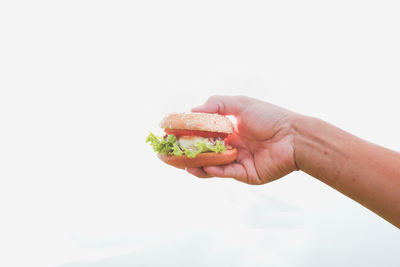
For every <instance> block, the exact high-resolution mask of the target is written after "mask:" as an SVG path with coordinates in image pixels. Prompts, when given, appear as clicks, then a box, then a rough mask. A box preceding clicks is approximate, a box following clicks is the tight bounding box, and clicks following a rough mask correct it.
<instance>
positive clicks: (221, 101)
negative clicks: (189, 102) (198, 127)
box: [191, 95, 249, 115]
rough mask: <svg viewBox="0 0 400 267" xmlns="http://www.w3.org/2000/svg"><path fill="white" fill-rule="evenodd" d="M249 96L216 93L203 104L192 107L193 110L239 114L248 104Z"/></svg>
mask: <svg viewBox="0 0 400 267" xmlns="http://www.w3.org/2000/svg"><path fill="white" fill-rule="evenodd" d="M248 102H249V98H248V97H244V96H223V95H215V96H211V97H210V98H208V100H207V101H206V102H205V103H204V104H203V105H201V106H198V107H195V108H192V110H191V111H192V112H205V113H218V114H221V115H239V114H240V112H241V111H242V110H243V109H244V108H245V107H246V104H248Z"/></svg>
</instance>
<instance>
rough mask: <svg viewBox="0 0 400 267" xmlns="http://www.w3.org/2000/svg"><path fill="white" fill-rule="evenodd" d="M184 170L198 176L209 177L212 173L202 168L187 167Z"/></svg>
mask: <svg viewBox="0 0 400 267" xmlns="http://www.w3.org/2000/svg"><path fill="white" fill-rule="evenodd" d="M186 171H187V172H188V173H190V174H192V175H194V176H197V177H199V178H211V177H213V176H212V175H210V174H208V173H206V172H205V171H204V170H203V168H187V169H186Z"/></svg>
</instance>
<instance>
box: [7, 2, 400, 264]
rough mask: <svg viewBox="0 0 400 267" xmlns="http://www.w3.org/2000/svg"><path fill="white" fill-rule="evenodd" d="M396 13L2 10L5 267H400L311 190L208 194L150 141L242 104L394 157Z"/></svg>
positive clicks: (366, 5) (305, 8) (331, 199)
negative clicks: (355, 139) (261, 105)
mask: <svg viewBox="0 0 400 267" xmlns="http://www.w3.org/2000/svg"><path fill="white" fill-rule="evenodd" d="M399 13H400V5H399V4H398V1H352V0H350V1H349V0H346V1H215V0H214V1H82V0H80V1H1V2H0V216H1V217H0V251H1V257H0V265H1V266H61V267H83V266H104V267H111V266H113V267H115V266H116V267H120V266H399V265H400V260H399V257H398V255H399V254H398V252H399V247H400V232H399V230H398V229H397V228H395V227H394V226H392V225H391V224H389V223H388V222H386V221H384V220H383V219H381V218H379V217H378V216H376V215H375V214H373V213H372V212H370V211H369V210H367V209H365V208H364V207H362V206H360V205H359V204H357V203H355V202H353V201H352V200H350V199H348V198H347V197H345V196H343V195H341V194H340V193H338V192H336V191H335V190H333V189H331V188H329V187H328V186H326V185H324V184H322V183H321V182H319V181H317V180H315V179H314V178H312V177H309V176H307V175H306V174H303V173H300V172H296V173H292V174H290V175H288V176H287V177H285V178H283V179H281V180H278V181H275V182H273V183H270V184H267V185H263V186H248V185H245V184H242V183H238V182H235V181H232V180H229V179H209V180H201V179H197V178H195V177H192V176H190V175H188V174H186V173H185V172H184V171H181V170H178V169H174V168H172V167H169V166H167V165H165V164H163V163H162V162H160V161H159V160H158V159H157V157H156V155H155V154H154V153H153V151H152V150H151V148H150V146H149V145H148V144H145V142H144V141H145V138H146V135H147V134H148V132H149V131H154V132H158V133H161V130H160V129H158V128H157V125H158V122H159V121H160V119H161V118H162V117H163V116H164V115H166V114H167V113H169V112H176V111H177V112H183V111H188V110H189V109H190V108H191V107H193V106H196V105H199V104H201V103H202V102H204V101H205V100H206V99H207V98H208V97H209V96H210V95H213V94H228V95H236V94H243V95H248V96H252V97H256V98H259V99H263V100H265V101H269V102H272V103H274V104H276V105H280V106H283V107H286V108H289V109H292V110H294V111H297V112H299V113H303V114H308V115H311V116H315V117H319V118H322V119H325V120H327V121H329V122H331V123H333V124H335V125H337V126H339V127H341V128H343V129H346V130H348V131H350V132H352V133H353V134H356V135H358V136H360V137H362V138H364V139H367V140H370V141H372V142H375V143H378V144H380V145H383V146H386V147H389V148H391V149H394V150H398V151H400V140H399V136H400V126H399V113H400V107H399V104H398V103H399V93H398V92H399V90H400V79H399V77H400V76H399V74H400V63H399V62H400V52H399V51H400V49H399V47H400V37H399V36H400V35H399V27H400V16H399V15H398V14H399Z"/></svg>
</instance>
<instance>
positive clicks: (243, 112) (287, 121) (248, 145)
mask: <svg viewBox="0 0 400 267" xmlns="http://www.w3.org/2000/svg"><path fill="white" fill-rule="evenodd" d="M192 112H206V113H219V114H222V115H234V116H235V117H236V120H237V129H235V132H234V133H233V134H232V135H230V136H229V137H228V138H227V139H226V142H227V144H229V145H231V146H233V147H236V148H237V149H238V158H237V160H236V161H235V162H232V163H230V164H227V165H223V166H207V167H202V168H188V169H187V171H188V172H189V173H191V174H193V175H195V176H197V177H200V178H210V177H214V176H215V177H231V178H234V179H236V180H238V181H241V182H244V183H247V184H254V185H259V184H265V183H268V182H271V181H273V180H276V179H278V178H281V177H283V176H285V175H286V174H289V173H290V172H292V171H294V170H297V167H296V162H295V156H294V152H295V151H294V134H293V132H294V131H293V129H292V123H293V122H294V121H295V119H296V116H299V115H298V114H296V113H293V112H291V111H288V110H286V109H283V108H280V107H277V106H274V105H272V104H269V103H266V102H263V101H259V100H256V99H253V98H249V97H245V96H212V97H210V98H209V99H208V100H207V101H206V103H204V104H203V105H201V106H199V107H196V108H193V109H192Z"/></svg>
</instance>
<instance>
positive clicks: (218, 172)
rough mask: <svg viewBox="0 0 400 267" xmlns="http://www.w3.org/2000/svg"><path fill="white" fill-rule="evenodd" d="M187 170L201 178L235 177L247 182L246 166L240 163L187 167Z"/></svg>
mask: <svg viewBox="0 0 400 267" xmlns="http://www.w3.org/2000/svg"><path fill="white" fill-rule="evenodd" d="M186 171H187V172H188V173H190V174H193V175H194V176H197V177H199V178H211V177H221V178H234V179H236V180H238V181H241V182H244V183H247V174H246V170H245V168H244V167H243V166H242V165H241V164H239V163H236V162H235V163H230V164H227V165H221V166H206V167H202V168H187V169H186Z"/></svg>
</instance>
